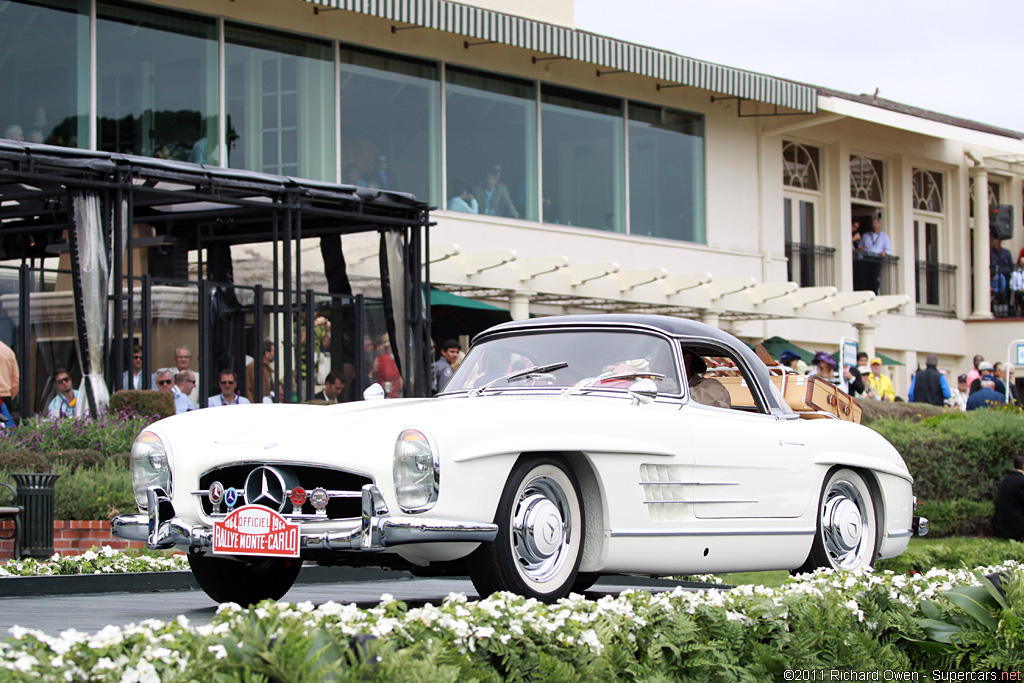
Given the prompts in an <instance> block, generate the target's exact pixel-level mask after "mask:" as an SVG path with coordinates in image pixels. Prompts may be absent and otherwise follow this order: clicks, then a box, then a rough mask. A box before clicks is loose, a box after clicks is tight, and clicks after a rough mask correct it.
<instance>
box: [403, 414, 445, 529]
mask: <svg viewBox="0 0 1024 683" xmlns="http://www.w3.org/2000/svg"><path fill="white" fill-rule="evenodd" d="M394 475H395V496H396V498H397V501H398V505H399V507H401V508H402V510H404V511H405V512H423V511H425V510H429V509H430V508H431V507H433V505H434V502H435V501H436V500H437V488H438V484H439V483H440V472H439V470H438V460H437V452H436V451H435V450H434V447H433V445H432V444H431V443H430V439H428V438H427V436H426V435H425V434H424V433H423V432H421V431H419V430H416V429H406V430H405V431H404V432H402V433H401V434H399V435H398V441H396V442H395V462H394Z"/></svg>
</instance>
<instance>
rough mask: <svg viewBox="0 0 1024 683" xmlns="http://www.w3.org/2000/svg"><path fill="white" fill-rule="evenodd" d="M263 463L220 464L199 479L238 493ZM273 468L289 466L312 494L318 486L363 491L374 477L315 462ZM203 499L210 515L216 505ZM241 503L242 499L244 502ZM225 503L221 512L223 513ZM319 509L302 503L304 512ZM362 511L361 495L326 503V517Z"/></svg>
mask: <svg viewBox="0 0 1024 683" xmlns="http://www.w3.org/2000/svg"><path fill="white" fill-rule="evenodd" d="M259 466H260V463H256V464H246V465H228V466H227V467H220V468H218V469H215V470H213V471H211V472H207V473H206V474H204V475H203V476H202V477H200V478H199V490H201V491H208V490H209V489H210V484H212V483H213V482H215V481H219V482H220V483H222V484H224V488H225V489H228V488H235V489H238V492H239V494H241V492H242V490H243V489H244V488H245V478H246V477H247V476H249V472H251V471H252V470H253V469H254V468H256V467H259ZM272 466H274V467H280V468H281V469H288V470H291V471H292V472H294V473H295V475H296V476H297V477H298V479H299V486H301V487H302V488H304V489H306V492H307V493H309V492H310V491H312V490H313V489H315V488H318V487H319V488H324V489H327V490H328V491H351V492H353V493H359V492H360V491H362V488H363V485H364V484H372V483H373V480H372V479H370V478H369V477H366V476H363V475H361V474H353V473H352V472H346V471H344V470H335V469H331V468H329V467H315V466H312V465H272ZM200 500H201V501H202V505H203V512H205V513H206V514H207V515H209V514H211V513H212V512H213V505H212V504H211V503H210V499H209V498H208V497H207V496H201V497H200ZM241 504H242V502H239V505H241ZM291 510H292V507H291V504H290V503H289V504H288V506H287V507H286V510H285V514H288V513H290V512H291ZM224 511H225V510H224V508H223V506H222V507H221V512H224ZM315 512H316V510H315V509H314V508H313V506H312V505H311V504H310V503H309V501H308V500H307V501H306V503H305V504H304V505H303V506H302V514H305V515H312V514H314V513H315ZM361 514H362V499H361V498H360V497H358V496H357V497H354V498H331V499H330V502H328V503H327V517H328V518H329V519H353V518H356V517H359V516H360V515H361Z"/></svg>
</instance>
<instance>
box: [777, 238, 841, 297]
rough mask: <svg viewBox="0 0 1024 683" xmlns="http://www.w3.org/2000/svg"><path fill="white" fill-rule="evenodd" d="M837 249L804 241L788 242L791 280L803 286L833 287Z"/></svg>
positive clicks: (787, 254)
mask: <svg viewBox="0 0 1024 683" xmlns="http://www.w3.org/2000/svg"><path fill="white" fill-rule="evenodd" d="M835 256H836V250H835V249H832V248H831V247H819V246H818V245H816V244H805V243H803V242H786V258H787V259H789V266H788V269H789V270H788V274H789V281H790V282H795V283H797V284H799V285H800V286H801V287H831V286H833V285H834V284H835V281H836V275H835V272H836V271H835Z"/></svg>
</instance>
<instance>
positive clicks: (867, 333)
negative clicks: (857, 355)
mask: <svg viewBox="0 0 1024 683" xmlns="http://www.w3.org/2000/svg"><path fill="white" fill-rule="evenodd" d="M854 327H856V328H857V347H858V348H859V349H860V350H861V351H863V352H864V353H866V354H868V361H870V360H871V359H872V358H873V357H875V356H876V355H877V354H876V353H875V330H877V329H878V325H870V324H868V323H858V324H856V325H854Z"/></svg>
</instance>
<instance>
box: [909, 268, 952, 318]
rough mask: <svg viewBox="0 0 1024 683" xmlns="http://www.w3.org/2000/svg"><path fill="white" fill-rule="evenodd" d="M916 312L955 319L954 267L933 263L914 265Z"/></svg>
mask: <svg viewBox="0 0 1024 683" xmlns="http://www.w3.org/2000/svg"><path fill="white" fill-rule="evenodd" d="M916 271H917V275H916V278H915V280H916V283H917V287H916V289H917V312H918V313H919V314H920V315H934V316H941V317H944V318H955V317H956V266H953V265H950V264H948V263H937V262H935V261H918V262H917V264H916Z"/></svg>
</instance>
